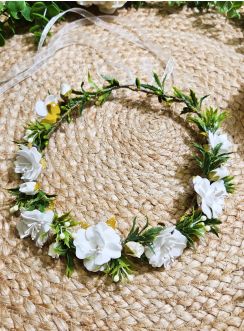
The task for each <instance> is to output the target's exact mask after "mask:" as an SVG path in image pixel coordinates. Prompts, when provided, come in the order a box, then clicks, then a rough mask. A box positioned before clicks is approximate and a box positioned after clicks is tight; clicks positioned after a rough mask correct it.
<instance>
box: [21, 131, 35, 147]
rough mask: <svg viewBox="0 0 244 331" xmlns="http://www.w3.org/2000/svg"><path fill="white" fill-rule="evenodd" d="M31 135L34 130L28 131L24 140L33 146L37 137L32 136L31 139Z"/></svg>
mask: <svg viewBox="0 0 244 331" xmlns="http://www.w3.org/2000/svg"><path fill="white" fill-rule="evenodd" d="M31 134H32V130H26V132H25V135H24V137H23V139H24V140H25V141H27V142H28V143H30V144H32V143H33V141H34V139H35V135H32V136H31V137H29V136H30V135H31Z"/></svg>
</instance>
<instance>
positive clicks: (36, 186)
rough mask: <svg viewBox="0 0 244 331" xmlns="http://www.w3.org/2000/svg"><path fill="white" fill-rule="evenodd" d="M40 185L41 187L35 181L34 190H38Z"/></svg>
mask: <svg viewBox="0 0 244 331" xmlns="http://www.w3.org/2000/svg"><path fill="white" fill-rule="evenodd" d="M40 187H41V184H40V183H36V185H35V187H34V190H35V191H39V190H40Z"/></svg>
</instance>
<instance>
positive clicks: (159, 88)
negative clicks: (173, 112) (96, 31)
mask: <svg viewBox="0 0 244 331" xmlns="http://www.w3.org/2000/svg"><path fill="white" fill-rule="evenodd" d="M153 77H154V83H152V84H144V83H141V82H140V80H139V79H138V78H136V80H135V83H134V84H130V85H121V84H120V82H119V81H118V80H117V79H114V78H111V77H105V76H103V78H104V80H105V84H104V85H103V86H102V87H100V86H98V85H97V84H96V83H95V82H94V80H93V79H92V77H91V76H90V74H88V84H89V87H88V88H87V89H85V88H84V82H83V83H82V84H81V88H80V90H74V89H72V88H71V87H70V86H69V85H68V84H66V83H62V84H61V88H60V97H57V96H54V95H48V96H47V97H46V99H45V101H42V100H39V101H37V103H36V105H35V111H36V113H37V114H38V116H39V119H38V120H36V121H35V122H31V123H29V124H28V125H27V127H26V132H25V136H24V137H23V139H22V140H21V141H18V142H16V143H17V144H18V146H19V150H18V151H17V158H16V161H15V172H16V173H17V174H20V176H21V179H22V180H23V183H22V184H20V186H19V187H17V188H12V189H10V190H9V191H10V192H11V193H12V194H13V195H14V197H15V200H14V203H13V206H12V207H11V209H10V212H11V213H16V214H17V213H20V220H19V222H18V223H17V230H18V233H19V236H20V238H26V237H28V236H30V237H31V238H32V240H35V243H36V245H37V246H38V247H42V246H43V244H45V243H46V242H47V241H49V242H52V243H50V246H49V251H48V254H49V255H50V256H51V257H53V258H59V257H65V261H66V264H67V267H66V274H67V275H68V276H71V274H72V272H73V270H74V259H75V258H78V259H81V260H83V264H84V266H85V268H86V269H87V270H89V271H93V272H96V271H100V272H103V273H105V274H107V275H110V276H111V277H112V279H113V281H115V282H118V281H121V280H125V279H129V280H131V279H132V278H133V268H134V266H135V263H133V261H132V260H140V261H141V262H144V263H149V264H150V265H151V266H152V267H162V266H164V267H168V266H169V265H170V264H171V263H172V262H173V261H174V259H175V258H177V257H179V256H180V255H181V254H182V252H183V250H184V249H185V248H186V247H187V246H188V247H192V246H194V243H195V242H197V241H199V239H200V238H201V237H203V236H204V235H205V234H206V233H207V232H212V233H214V234H215V235H218V231H219V230H218V225H219V224H220V223H221V222H220V220H219V219H218V217H219V216H220V214H221V212H222V210H223V207H224V199H225V197H226V196H227V195H228V193H233V191H234V184H233V177H232V176H229V174H228V170H227V168H226V167H225V166H223V164H224V163H226V161H227V160H228V159H229V154H230V153H231V151H230V150H231V146H232V145H231V143H230V141H229V140H228V138H227V135H226V134H223V133H221V131H220V126H221V124H222V122H223V121H224V119H225V118H226V117H227V113H226V112H219V110H218V109H215V108H212V107H207V108H204V109H202V102H203V100H204V99H205V98H206V97H207V96H204V97H202V98H197V96H196V94H195V93H194V92H193V91H192V90H190V92H189V94H185V93H184V92H183V91H181V90H179V89H178V88H176V87H174V88H173V92H172V95H170V94H167V93H166V92H165V80H166V75H165V76H164V78H163V80H162V81H161V80H160V79H159V76H158V75H157V74H156V73H154V74H153ZM119 89H129V90H131V91H133V92H138V93H145V94H146V95H149V96H156V97H157V98H158V101H159V102H160V103H162V102H163V103H165V104H166V105H167V106H170V105H171V104H172V103H181V104H183V105H184V107H183V110H182V111H181V114H187V116H186V121H187V122H189V123H191V124H193V125H195V126H196V128H197V129H198V134H199V136H198V140H200V141H201V143H194V144H193V145H194V147H195V148H196V154H195V155H194V158H195V160H196V162H197V164H198V166H199V168H200V170H201V172H202V177H201V176H196V177H193V187H194V190H195V192H196V199H193V202H192V206H190V208H189V209H188V211H187V212H186V213H185V214H184V215H183V216H182V217H181V219H180V220H179V221H178V222H177V224H176V225H175V226H170V227H165V226H161V225H160V226H157V227H151V226H150V225H149V223H148V220H147V221H146V224H145V226H144V227H142V228H140V227H139V226H137V224H136V218H134V220H133V225H132V227H131V229H130V231H129V233H128V235H127V237H125V238H124V239H122V238H121V237H120V235H119V234H118V233H117V231H116V219H115V217H111V218H110V219H109V220H107V221H106V222H100V223H98V224H96V225H91V226H90V225H89V224H88V223H86V222H85V221H78V220H76V219H75V218H74V217H72V215H71V214H70V213H65V214H63V215H58V213H57V211H56V210H55V205H54V200H55V196H54V195H49V194H47V193H45V192H44V191H43V190H41V188H40V184H39V183H38V182H37V179H38V177H39V175H40V174H41V172H42V170H43V169H44V168H45V162H44V150H45V148H46V146H47V145H48V143H49V139H50V138H51V136H52V134H53V133H54V132H55V131H56V130H57V129H58V128H59V127H60V125H61V124H62V123H63V122H65V121H68V122H70V121H71V120H72V119H73V118H74V117H77V116H81V115H82V112H83V110H84V108H85V107H86V106H88V105H90V104H95V105H98V106H99V105H102V104H103V103H104V102H106V101H107V100H108V98H109V97H110V96H111V94H112V92H113V91H115V90H119ZM134 262H135V261H134Z"/></svg>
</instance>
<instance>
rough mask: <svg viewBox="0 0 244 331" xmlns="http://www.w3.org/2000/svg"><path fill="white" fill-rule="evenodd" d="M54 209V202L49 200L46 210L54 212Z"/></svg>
mask: <svg viewBox="0 0 244 331" xmlns="http://www.w3.org/2000/svg"><path fill="white" fill-rule="evenodd" d="M54 209H55V200H51V201H50V203H49V205H48V208H47V210H54Z"/></svg>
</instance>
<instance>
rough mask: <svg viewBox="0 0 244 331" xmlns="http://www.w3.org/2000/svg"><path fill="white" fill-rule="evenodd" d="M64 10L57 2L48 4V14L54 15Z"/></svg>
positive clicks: (49, 15)
mask: <svg viewBox="0 0 244 331" xmlns="http://www.w3.org/2000/svg"><path fill="white" fill-rule="evenodd" d="M61 11H62V10H61V9H60V8H59V7H58V6H57V5H56V4H55V3H52V4H51V5H49V6H47V16H48V17H50V18H51V17H53V16H56V15H57V14H59V13H60V12H61Z"/></svg>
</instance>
